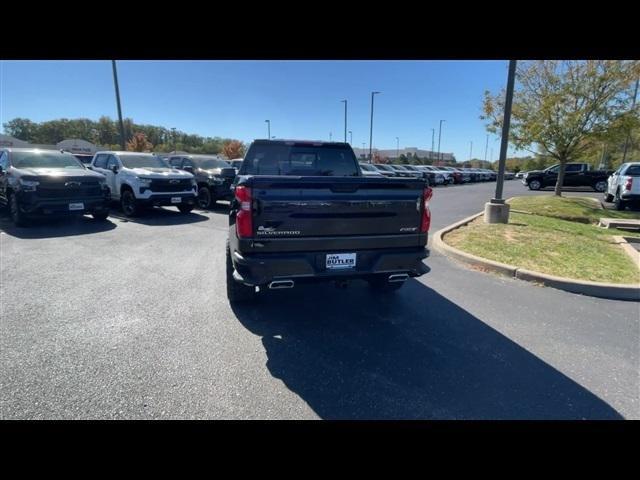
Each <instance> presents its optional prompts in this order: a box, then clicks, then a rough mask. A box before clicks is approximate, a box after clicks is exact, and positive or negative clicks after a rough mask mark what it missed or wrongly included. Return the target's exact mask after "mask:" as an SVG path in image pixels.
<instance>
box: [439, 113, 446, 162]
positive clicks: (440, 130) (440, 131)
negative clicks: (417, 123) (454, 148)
mask: <svg viewBox="0 0 640 480" xmlns="http://www.w3.org/2000/svg"><path fill="white" fill-rule="evenodd" d="M442 122H446V120H440V128H439V129H438V163H440V136H441V135H442Z"/></svg>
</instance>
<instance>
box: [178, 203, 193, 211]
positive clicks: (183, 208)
mask: <svg viewBox="0 0 640 480" xmlns="http://www.w3.org/2000/svg"><path fill="white" fill-rule="evenodd" d="M193 207H194V205H178V210H180V213H191V210H193Z"/></svg>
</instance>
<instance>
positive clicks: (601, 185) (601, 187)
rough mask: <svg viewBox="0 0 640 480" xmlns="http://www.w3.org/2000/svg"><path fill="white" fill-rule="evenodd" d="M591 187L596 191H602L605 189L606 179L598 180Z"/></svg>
mask: <svg viewBox="0 0 640 480" xmlns="http://www.w3.org/2000/svg"><path fill="white" fill-rule="evenodd" d="M593 189H594V190H595V191H596V192H601V193H602V192H604V191H605V190H606V189H607V181H606V180H598V181H597V182H596V183H595V184H594V185H593Z"/></svg>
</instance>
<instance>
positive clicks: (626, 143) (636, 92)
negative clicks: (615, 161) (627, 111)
mask: <svg viewBox="0 0 640 480" xmlns="http://www.w3.org/2000/svg"><path fill="white" fill-rule="evenodd" d="M638 82H640V78H638V79H637V80H636V88H635V92H634V93H633V102H632V103H631V111H633V110H634V109H635V108H636V98H637V97H638ZM630 140H631V132H629V133H628V134H627V139H626V140H625V141H624V152H623V153H622V163H625V162H626V161H627V150H628V149H629V141H630Z"/></svg>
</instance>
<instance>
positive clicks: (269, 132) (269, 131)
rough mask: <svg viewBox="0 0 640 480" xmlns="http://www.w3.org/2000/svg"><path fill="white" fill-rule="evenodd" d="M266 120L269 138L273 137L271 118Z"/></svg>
mask: <svg viewBox="0 0 640 480" xmlns="http://www.w3.org/2000/svg"><path fill="white" fill-rule="evenodd" d="M265 122H266V123H267V138H268V139H270V138H271V120H265Z"/></svg>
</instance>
